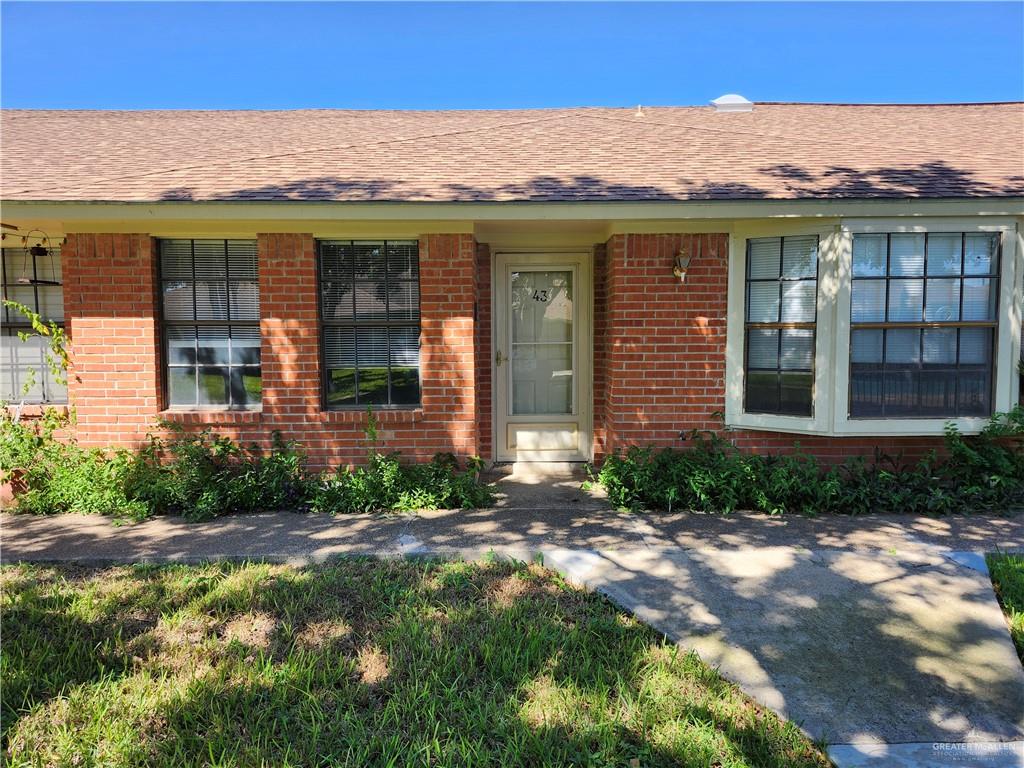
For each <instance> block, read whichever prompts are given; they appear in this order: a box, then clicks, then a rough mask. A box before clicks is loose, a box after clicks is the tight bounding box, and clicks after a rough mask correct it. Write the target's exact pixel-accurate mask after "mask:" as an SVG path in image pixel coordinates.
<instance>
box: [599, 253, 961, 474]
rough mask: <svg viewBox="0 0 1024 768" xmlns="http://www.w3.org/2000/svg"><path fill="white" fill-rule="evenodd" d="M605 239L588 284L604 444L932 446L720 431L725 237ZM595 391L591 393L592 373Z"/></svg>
mask: <svg viewBox="0 0 1024 768" xmlns="http://www.w3.org/2000/svg"><path fill="white" fill-rule="evenodd" d="M606 247H607V254H606V256H605V262H606V263H605V264H604V267H603V268H602V267H601V264H600V260H599V257H595V259H596V261H595V284H594V285H595V296H594V299H595V327H594V334H595V339H598V342H597V344H596V345H595V358H594V363H595V369H597V366H598V360H599V355H602V354H603V355H606V358H607V377H606V381H604V382H603V383H602V384H601V387H603V389H604V411H603V413H601V410H600V407H601V406H600V403H599V402H595V435H601V434H602V433H603V435H604V440H605V448H606V449H615V448H622V447H624V446H627V445H659V446H668V445H675V446H678V445H680V444H681V443H680V441H679V435H680V433H681V432H686V431H689V430H693V429H700V430H714V431H718V432H721V434H722V435H723V437H726V438H727V439H729V440H730V441H731V442H733V443H734V444H735V445H737V446H739V447H740V448H742V449H743V450H749V451H752V452H790V451H793V450H794V447H795V445H797V444H799V447H800V449H801V450H803V451H806V452H809V453H815V454H818V455H820V456H821V457H823V458H826V459H836V460H841V459H843V458H845V457H847V456H852V455H866V456H868V457H870V456H872V455H873V454H874V452H875V449H876V448H878V449H881V450H883V451H886V452H887V453H890V454H900V453H902V454H903V455H904V456H906V457H908V458H909V457H914V456H918V455H920V454H922V453H924V452H926V451H928V450H930V449H933V448H937V447H939V446H940V445H941V439H936V438H874V437H813V436H805V435H792V434H781V433H775V432H761V431H752V430H723V429H722V418H721V416H719V415H717V414H724V412H725V335H726V316H727V305H728V298H727V279H728V263H727V259H728V236H727V235H725V234H700V235H675V234H672V235H669V234H665V235H615V236H614V237H612V238H611V240H609V241H608V243H607V246H606ZM681 247H685V249H686V251H687V253H689V254H690V255H691V261H690V267H689V270H688V271H687V275H686V282H685V283H680V281H679V279H678V278H676V277H674V276H673V274H672V266H673V263H674V259H675V256H676V254H677V253H679V250H680V248H681ZM602 273H603V275H604V277H603V279H604V284H603V285H602V283H601V277H600V275H601V274H602ZM602 304H603V305H604V306H605V308H604V310H603V311H602V310H601V309H600V307H601V306H602ZM602 315H605V318H604V319H603V320H602V318H601V316H602ZM602 323H603V325H601V324H602ZM602 336H604V337H605V339H606V347H605V349H604V350H602V349H601V344H600V341H599V340H600V338H601V337H602ZM594 391H595V401H597V400H598V399H599V391H600V389H599V385H598V379H597V378H595V381H594ZM599 414H600V415H601V419H598V415H599ZM602 421H603V423H601V422H602ZM598 447H599V446H598Z"/></svg>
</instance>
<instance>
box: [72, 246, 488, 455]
mask: <svg viewBox="0 0 1024 768" xmlns="http://www.w3.org/2000/svg"><path fill="white" fill-rule="evenodd" d="M154 245H155V243H154V241H153V240H151V239H150V238H149V237H147V236H143V235H70V236H69V237H68V245H67V246H66V247H65V250H64V254H65V256H64V259H65V262H64V263H65V280H66V287H65V301H66V304H67V316H68V318H69V325H70V327H71V333H72V334H73V347H74V350H75V351H74V364H75V369H74V371H75V373H76V374H77V376H78V379H79V380H78V381H73V382H72V387H71V390H72V391H71V397H72V402H73V404H74V406H75V407H76V408H77V410H78V414H79V430H78V431H79V436H80V439H82V440H83V442H86V443H88V444H90V445H108V444H121V445H132V444H137V443H138V442H139V441H140V440H142V439H143V438H144V436H145V434H146V432H147V431H148V430H150V429H151V428H152V426H153V425H154V424H155V422H156V420H157V419H158V418H159V417H163V418H167V419H170V420H173V421H176V422H180V423H183V424H186V425H188V426H189V427H194V428H200V427H201V426H204V425H208V426H211V427H212V428H214V429H215V430H216V431H218V432H221V433H223V434H228V435H231V436H233V437H235V438H236V439H239V440H244V441H245V442H256V443H258V444H260V445H263V446H266V445H268V444H269V443H270V439H271V434H272V432H273V430H280V431H281V433H282V434H283V436H284V437H285V438H287V439H291V440H297V441H299V442H300V443H301V444H302V446H303V448H304V449H305V450H306V451H307V452H308V453H309V455H310V460H311V463H312V464H313V465H315V466H334V465H337V464H341V463H345V464H347V463H353V462H359V461H361V460H362V459H363V458H364V457H365V451H366V448H367V444H366V441H365V436H364V433H363V429H364V427H365V424H366V413H365V412H364V411H358V412H352V411H333V412H326V411H323V410H321V398H320V356H319V326H318V306H317V301H318V297H317V283H316V255H315V242H314V240H313V237H312V236H311V235H305V234H272V235H260V236H259V237H258V247H259V259H260V304H261V314H262V319H261V322H260V331H261V334H262V345H261V346H262V355H263V409H262V412H216V411H207V412H191V413H182V412H163V413H161V411H160V409H161V408H162V404H163V394H162V391H161V384H160V378H161V376H160V369H161V368H160V367H161V353H160V347H159V342H158V338H159V337H158V334H157V329H158V321H157V317H156V313H157V307H158V302H157V293H156V291H157V285H158V281H157V277H156V258H155V247H154ZM476 274H477V270H476V245H475V242H474V240H473V237H472V235H429V236H426V237H424V238H423V239H421V240H420V308H421V315H422V320H421V329H422V330H421V353H420V360H421V390H422V404H421V407H419V408H415V409H409V410H393V411H388V410H381V411H378V412H377V414H376V415H377V419H378V422H379V440H378V448H379V449H381V450H388V451H391V450H400V451H402V453H403V454H404V455H406V456H408V457H409V458H411V459H427V458H429V457H430V456H432V455H433V454H434V453H435V452H437V451H451V452H453V453H456V454H458V455H461V456H469V455H476V454H477V453H478V452H479V448H478V444H477V435H476V432H477V426H478V423H477V407H476V406H477V404H476V390H475V379H476V370H477V365H476V352H475V349H474V336H475V326H476V323H475V321H474V316H473V311H474V302H475V301H476V299H477V280H476Z"/></svg>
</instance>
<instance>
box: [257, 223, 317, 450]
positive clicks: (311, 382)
mask: <svg viewBox="0 0 1024 768" xmlns="http://www.w3.org/2000/svg"><path fill="white" fill-rule="evenodd" d="M257 250H258V253H259V276H260V337H261V340H260V349H261V353H262V360H263V422H264V423H265V424H266V425H267V426H268V427H269V428H270V429H280V430H281V431H282V433H283V434H284V435H285V436H286V437H291V438H301V437H303V435H300V434H294V433H295V431H296V430H297V429H298V428H299V425H300V424H302V423H304V422H305V421H308V420H311V419H314V418H315V417H316V416H317V414H318V413H319V412H320V410H321V403H320V341H319V334H320V329H319V314H318V313H319V309H318V307H317V301H318V297H317V275H316V251H315V243H314V240H313V236H312V235H308V234H269V235H257Z"/></svg>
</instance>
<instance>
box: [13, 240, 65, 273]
mask: <svg viewBox="0 0 1024 768" xmlns="http://www.w3.org/2000/svg"><path fill="white" fill-rule="evenodd" d="M36 232H38V233H39V234H34V233H36ZM32 239H35V240H36V244H35V245H29V241H30V240H32ZM21 244H22V245H23V246H24V247H25V249H26V250H27V251H28V254H27V255H26V257H25V261H24V263H23V264H22V268H21V276H20V277H18V279H17V282H18V283H19V284H21V285H60V284H61V283H60V281H59V280H40V279H39V278H37V277H35V274H36V271H35V268H34V267H33V269H32V276H31V277H30V276H29V274H28V271H29V270H28V267H29V264H30V263H34V261H35V259H36V258H37V257H40V256H43V257H46V256H49V257H50V274H51V275H53V274H56V271H55V270H54V263H53V251H52V250H51V249H50V238H49V236H48V235H47V234H46V233H45V232H43V230H41V229H32V230H29V231H28V232H27V233H26V234H25V235H24V236H23V237H22V238H21ZM29 256H31V257H32V262H30V261H29V258H28V257H29Z"/></svg>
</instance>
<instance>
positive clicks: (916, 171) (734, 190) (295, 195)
mask: <svg viewBox="0 0 1024 768" xmlns="http://www.w3.org/2000/svg"><path fill="white" fill-rule="evenodd" d="M757 173H758V176H759V177H760V178H761V179H763V183H762V184H755V183H751V182H750V181H740V180H735V179H727V178H723V179H721V180H714V181H712V180H706V179H703V180H702V179H689V178H685V177H680V178H678V179H677V180H676V182H675V183H674V184H671V185H657V184H631V183H622V182H619V181H616V180H614V179H606V178H603V177H601V176H596V175H578V174H577V175H567V176H558V175H554V174H544V175H539V176H534V177H532V178H529V179H526V180H522V181H509V182H507V183H503V184H497V185H486V184H472V183H469V182H459V183H448V184H443V185H440V186H434V185H424V184H423V183H422V182H420V181H407V180H404V179H395V178H392V179H379V178H378V179H368V178H362V179H360V178H336V177H331V176H317V177H313V178H309V179H297V180H294V181H286V182H282V183H279V184H264V185H260V186H257V187H241V188H238V189H235V190H232V191H230V192H225V193H220V194H216V195H212V196H209V197H206V196H202V195H200V194H199V193H197V192H196V191H195V190H194V189H193V188H190V187H176V188H173V189H168V190H166V191H164V192H163V193H162V194H161V195H160V198H159V199H160V200H165V201H197V202H199V201H216V202H241V201H254V202H255V201H266V202H277V201H300V202H352V203H369V202H374V203H377V202H425V203H447V202H462V203H470V202H683V201H699V200H803V199H807V200H824V199H834V198H843V199H900V198H972V197H1009V196H1024V176H1008V177H1006V178H1005V180H1004V181H1003V182H1001V183H993V182H990V181H985V180H982V179H979V178H977V176H976V175H975V174H974V173H972V172H970V171H967V170H964V169H960V168H957V167H955V166H953V165H951V164H950V163H948V162H946V161H935V162H929V163H922V164H917V165H908V166H901V167H884V166H883V167H876V168H853V167H850V166H845V165H831V166H828V167H826V168H824V169H809V168H802V167H800V166H797V165H793V164H780V165H769V166H764V167H762V168H759V169H758V171H757Z"/></svg>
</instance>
